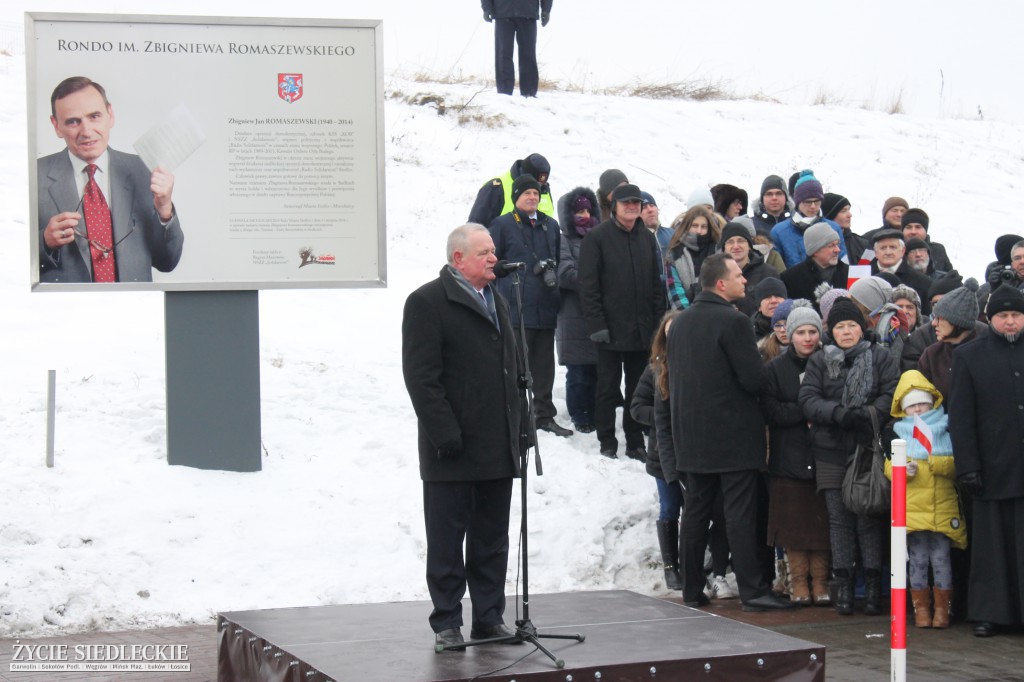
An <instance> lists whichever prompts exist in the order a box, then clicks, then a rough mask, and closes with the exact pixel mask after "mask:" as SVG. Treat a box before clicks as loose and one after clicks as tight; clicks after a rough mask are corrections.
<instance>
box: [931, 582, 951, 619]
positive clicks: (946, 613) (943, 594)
mask: <svg viewBox="0 0 1024 682" xmlns="http://www.w3.org/2000/svg"><path fill="white" fill-rule="evenodd" d="M932 594H933V595H934V596H935V617H934V618H932V627H933V628H940V629H945V628H948V627H949V617H950V615H952V612H953V590H940V589H939V588H937V587H933V588H932Z"/></svg>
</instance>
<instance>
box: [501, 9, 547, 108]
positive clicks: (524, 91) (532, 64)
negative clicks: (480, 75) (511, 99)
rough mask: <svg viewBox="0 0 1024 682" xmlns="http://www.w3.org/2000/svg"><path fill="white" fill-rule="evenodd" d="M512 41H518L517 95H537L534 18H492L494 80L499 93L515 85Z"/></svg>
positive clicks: (538, 79)
mask: <svg viewBox="0 0 1024 682" xmlns="http://www.w3.org/2000/svg"><path fill="white" fill-rule="evenodd" d="M513 43H518V44H519V94H521V95H522V96H523V97H536V96H537V84H538V83H539V81H540V75H539V74H538V71H537V20H536V19H495V20H494V80H495V82H496V83H497V86H498V92H499V93H500V94H502V95H511V94H512V89H513V88H514V87H515V84H516V69H515V66H514V65H513V63H512V45H513Z"/></svg>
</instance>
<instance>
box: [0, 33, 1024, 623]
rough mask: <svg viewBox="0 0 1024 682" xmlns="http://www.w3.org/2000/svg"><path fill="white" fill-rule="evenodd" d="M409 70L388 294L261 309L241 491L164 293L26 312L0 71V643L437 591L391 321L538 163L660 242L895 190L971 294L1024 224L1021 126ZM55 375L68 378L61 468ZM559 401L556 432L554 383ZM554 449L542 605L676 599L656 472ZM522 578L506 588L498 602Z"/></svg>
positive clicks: (21, 133)
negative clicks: (253, 467) (790, 193)
mask: <svg viewBox="0 0 1024 682" xmlns="http://www.w3.org/2000/svg"><path fill="white" fill-rule="evenodd" d="M553 21H554V20H553ZM634 59H637V58H636V57H634ZM634 63H636V62H634ZM638 71H639V66H638ZM400 74H402V75H400ZM403 75H405V76H407V75H408V74H405V73H403V72H402V71H401V70H399V69H389V71H388V73H387V75H386V76H385V85H386V89H387V100H386V137H387V140H386V143H387V144H386V154H387V159H386V162H387V198H388V206H387V229H388V233H387V237H388V286H387V288H386V289H383V290H365V291H358V290H356V291H353V290H338V291H323V290H310V291H273V292H262V293H261V294H260V319H261V324H260V327H261V330H260V335H261V336H260V346H261V367H260V371H261V390H262V401H263V409H262V419H263V442H264V446H265V455H264V459H263V471H262V472H261V473H257V474H239V473H227V472H208V471H197V470H192V469H188V468H183V467H169V466H167V464H166V461H165V443H164V441H165V436H166V434H165V422H164V420H165V412H164V362H163V307H162V294H159V293H105V294H102V293H97V294H89V293H85V294H31V293H30V292H29V270H28V265H27V263H28V258H27V255H28V251H29V246H28V235H29V230H30V226H29V221H28V206H27V199H26V197H27V193H28V189H27V179H26V164H25V159H26V150H25V110H24V101H23V98H22V97H20V96H18V95H17V93H21V92H24V65H23V60H22V58H20V57H17V56H15V57H0V89H2V90H3V91H5V92H8V93H15V95H14V96H11V97H7V98H4V99H3V100H0V123H2V125H0V292H2V301H3V303H2V310H3V311H4V316H3V317H4V320H3V322H2V324H0V348H2V349H3V351H4V353H3V357H4V359H3V361H2V362H0V386H2V387H3V388H2V391H0V434H2V439H0V486H2V487H0V490H2V493H0V636H7V635H11V634H23V635H29V634H33V635H35V634H44V633H52V632H57V631H60V632H72V631H75V630H82V629H90V628H102V629H113V628H126V627H146V626H152V625H166V624H176V623H182V622H191V621H202V620H206V619H209V618H211V617H212V616H213V614H215V613H216V612H217V611H223V610H240V609H256V608H273V607H284V606H301V605H318V604H337V603H359V602H382V601H396V600H414V599H426V598H428V597H427V593H426V588H425V586H424V581H423V572H424V552H425V545H424V533H423V528H422V526H423V524H422V516H421V504H420V490H421V488H420V482H419V478H418V471H417V464H416V422H415V416H414V414H413V412H412V408H411V406H410V404H409V400H408V397H407V395H406V392H405V388H404V385H403V381H402V375H401V366H400V343H401V340H400V333H399V329H400V324H401V313H402V305H403V303H404V301H405V298H406V296H407V295H408V293H409V292H410V291H411V290H413V289H414V288H415V287H417V286H419V285H420V284H422V283H423V282H425V281H427V280H429V279H431V278H433V277H435V276H436V274H437V272H438V270H439V269H440V267H441V265H442V263H443V260H444V239H445V236H446V235H447V233H448V232H449V231H450V230H451V229H452V228H453V227H455V226H457V225H458V224H461V223H462V222H463V221H464V218H465V216H466V214H467V213H468V210H469V206H470V204H471V203H472V200H473V198H474V196H475V193H476V190H477V189H478V187H479V186H480V185H481V184H482V183H483V182H484V181H486V180H487V179H488V178H490V177H493V176H495V175H497V174H500V173H501V172H503V171H504V170H506V169H507V168H508V166H509V165H510V164H511V163H512V161H514V160H515V159H518V158H522V157H523V156H525V155H526V154H528V153H530V152H535V151H536V152H541V153H543V154H544V155H545V156H547V158H548V159H549V160H550V162H551V165H552V174H551V183H552V188H553V193H554V194H555V195H556V196H558V195H560V194H562V193H564V192H566V191H568V190H569V189H571V188H572V187H574V186H576V185H588V186H591V187H594V186H595V185H596V183H597V178H598V175H599V174H600V173H601V171H602V170H604V169H606V168H609V167H618V168H621V169H623V170H624V171H625V172H626V173H627V175H628V176H629V178H630V179H631V180H632V181H634V182H636V183H637V184H639V185H640V187H641V188H642V189H645V190H647V191H649V192H651V193H652V194H653V195H654V196H655V197H656V198H657V200H658V203H659V205H660V207H661V211H662V217H663V222H664V223H666V224H667V223H669V222H670V221H671V219H672V217H673V216H674V215H676V213H678V212H679V211H681V210H682V209H683V208H684V204H683V202H684V200H685V198H686V197H687V196H688V195H689V194H690V192H691V191H692V190H693V189H694V188H696V187H697V186H699V185H709V184H715V183H718V182H729V183H732V184H735V185H738V186H741V187H744V188H746V189H747V190H748V192H750V193H751V195H752V196H756V194H757V192H758V190H759V188H760V184H761V180H762V179H763V178H764V176H765V175H768V174H770V173H777V174H780V175H783V176H785V177H788V175H789V174H790V173H792V172H793V171H795V170H799V169H801V168H813V169H814V170H815V171H816V174H817V176H818V178H819V179H820V180H821V181H822V183H823V184H824V186H825V189H826V191H835V192H839V193H841V194H843V195H845V196H847V197H849V198H850V199H851V201H852V203H853V211H854V222H853V226H854V230H855V231H866V230H868V229H871V228H874V227H877V226H878V224H880V220H881V205H882V202H883V201H884V200H885V198H886V197H888V196H890V195H893V194H898V195H901V196H903V197H905V198H906V199H908V200H909V202H910V204H911V206H921V207H923V208H925V209H926V210H927V211H928V212H929V214H930V215H931V224H932V229H931V234H932V238H933V239H934V240H935V241H938V242H941V243H944V244H945V245H946V247H947V249H948V252H949V255H950V258H951V259H952V260H953V262H954V264H955V265H956V266H957V268H958V269H959V270H960V271H961V272H962V273H964V274H965V275H973V276H976V277H979V278H980V277H981V276H982V273H983V270H984V267H985V265H986V264H987V263H988V262H989V261H990V260H992V244H993V242H994V239H995V237H996V236H998V235H1000V234H1003V233H1007V232H1015V231H1019V230H1020V229H1021V228H1020V227H1019V226H1018V225H1017V224H1016V223H1017V221H1016V220H1013V219H1011V216H1013V217H1015V216H1016V215H1017V213H1018V205H1019V203H1020V199H1021V196H1022V194H1021V185H1022V182H1024V180H1021V178H1024V155H1022V152H1021V150H1022V149H1024V126H1022V125H1021V124H1019V123H1005V122H1004V123H999V122H992V121H977V120H965V119H956V118H954V119H941V118H924V117H920V118H917V117H912V116H906V115H897V116H890V115H887V114H885V113H881V112H879V111H870V110H864V109H859V108H842V107H829V106H817V107H812V106H787V105H782V104H774V103H767V102H758V101H721V102H704V103H696V102H688V101H652V100H644V99H638V98H628V97H613V96H599V95H593V94H575V93H567V92H542V93H541V97H540V98H538V99H536V100H523V99H522V98H519V97H513V98H507V97H499V96H498V95H496V94H494V93H493V92H492V90H491V88H489V87H484V86H474V85H455V84H452V85H445V84H435V83H421V82H413V81H411V80H406V79H405V78H404V77H403ZM418 93H427V94H432V95H440V96H442V97H443V98H444V99H445V101H446V102H447V103H448V105H449V106H448V111H449V113H448V114H447V115H444V116H441V115H438V113H437V110H436V108H435V107H434V106H432V105H417V104H412V103H409V100H415V96H416V95H417V94H418ZM465 102H470V104H469V108H468V109H467V110H466V111H467V112H472V113H475V114H479V115H480V116H481V117H482V118H484V119H485V121H488V120H489V121H491V122H492V123H494V122H495V120H496V118H494V117H499V116H500V117H502V118H501V119H500V120H498V121H497V122H498V125H495V126H493V127H490V126H488V125H487V124H486V123H468V124H465V125H460V124H459V123H458V122H457V120H456V117H455V115H454V114H453V113H452V109H453V106H452V105H455V107H454V108H457V107H458V105H460V104H462V103H465ZM47 369H55V370H57V382H58V386H57V400H58V413H57V446H56V450H57V452H56V467H55V468H53V469H47V468H46V467H45V466H44V448H45V399H46V370H47ZM555 400H556V405H557V406H558V408H559V410H560V419H561V421H562V422H563V423H565V424H568V420H567V418H565V416H564V374H563V373H562V372H561V371H560V372H559V375H558V377H557V378H556V384H555ZM721 427H722V428H723V429H724V428H728V418H727V416H723V420H722V424H721ZM540 446H541V456H542V458H543V462H544V466H545V476H543V477H542V478H537V477H533V478H531V480H530V489H529V497H530V519H531V530H532V532H531V537H530V551H531V557H530V561H531V564H530V566H531V572H530V576H531V585H530V589H531V590H532V591H533V592H548V591H565V590H594V589H609V588H624V589H631V590H636V591H638V592H642V593H658V592H661V591H663V589H664V587H663V584H662V581H661V571H660V569H659V568H658V567H657V562H658V561H659V556H658V552H657V543H656V537H655V531H654V521H655V518H656V515H657V493H656V490H655V486H654V481H653V480H652V479H651V478H650V477H649V476H647V474H646V473H645V472H644V470H643V467H642V465H641V464H639V463H636V462H632V461H625V460H620V461H610V460H607V459H605V458H602V457H600V456H599V455H598V445H597V440H596V438H595V437H594V436H593V435H579V434H577V435H575V436H573V437H572V438H569V439H560V438H555V437H554V436H551V435H550V434H546V433H542V434H541V435H540ZM514 498H515V499H514V509H513V518H514V519H517V518H518V499H519V498H518V491H517V493H516V495H515V496H514ZM513 543H514V540H513ZM514 580H515V572H514V569H512V570H511V571H510V574H509V581H510V582H509V591H510V592H511V591H512V590H514V584H513V583H514ZM426 615H427V614H424V619H425V618H426Z"/></svg>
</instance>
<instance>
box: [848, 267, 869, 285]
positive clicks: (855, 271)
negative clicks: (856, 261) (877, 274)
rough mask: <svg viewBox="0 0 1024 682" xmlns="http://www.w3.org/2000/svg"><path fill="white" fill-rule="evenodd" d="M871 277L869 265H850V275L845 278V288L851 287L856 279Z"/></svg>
mask: <svg viewBox="0 0 1024 682" xmlns="http://www.w3.org/2000/svg"><path fill="white" fill-rule="evenodd" d="M870 276H871V266H870V265H851V266H850V274H849V275H847V278H846V288H847V289H849V288H850V287H852V286H853V283H854V282H856V281H857V280H858V279H864V278H865V277H870Z"/></svg>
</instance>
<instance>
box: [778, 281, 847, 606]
mask: <svg viewBox="0 0 1024 682" xmlns="http://www.w3.org/2000/svg"><path fill="white" fill-rule="evenodd" d="M804 303H806V304H807V305H802V306H797V307H793V308H792V310H791V311H790V312H789V314H788V316H787V319H786V320H785V321H784V323H785V324H786V335H787V338H789V339H790V342H789V345H787V346H785V348H784V349H783V351H782V353H781V354H780V355H778V356H777V357H776V358H775V359H773V360H771V361H770V362H769V363H768V364H767V365H765V370H764V385H763V386H762V388H761V407H762V409H763V410H764V415H765V422H766V423H767V424H768V434H769V440H768V472H769V475H770V478H771V495H770V496H769V500H770V502H769V509H768V544H770V545H773V546H776V547H782V548H784V549H785V550H786V556H787V558H788V559H789V575H790V595H791V598H792V601H793V602H794V603H796V604H799V605H801V606H808V605H810V604H811V601H812V597H811V587H809V585H808V575H810V577H811V580H812V583H811V586H812V587H813V592H814V596H813V602H814V604H815V605H817V606H829V605H831V603H832V600H831V598H830V597H829V592H828V566H829V538H828V512H827V510H826V509H825V500H824V498H823V497H822V496H821V495H819V494H818V492H817V489H816V486H815V482H814V472H815V469H814V453H813V450H812V449H811V432H810V427H809V426H808V424H807V417H805V416H804V412H803V409H801V407H800V403H799V395H800V382H801V380H802V378H803V376H804V371H805V370H806V368H807V361H808V360H809V359H810V357H811V355H813V354H814V352H815V351H817V350H818V348H819V347H820V339H821V317H819V316H818V313H816V312H815V311H814V309H813V308H812V307H811V306H810V304H809V303H807V302H806V301H805V302H804ZM780 307H781V306H780Z"/></svg>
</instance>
